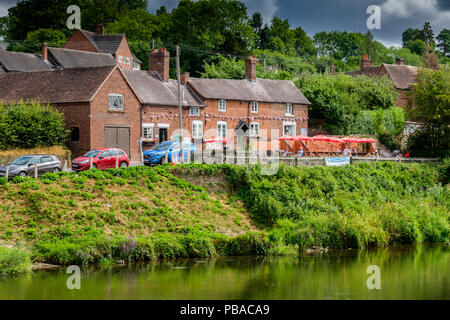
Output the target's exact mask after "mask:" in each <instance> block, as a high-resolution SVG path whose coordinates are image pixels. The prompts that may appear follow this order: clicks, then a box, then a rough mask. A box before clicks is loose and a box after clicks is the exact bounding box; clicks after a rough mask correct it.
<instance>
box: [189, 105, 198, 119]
mask: <svg viewBox="0 0 450 320" xmlns="http://www.w3.org/2000/svg"><path fill="white" fill-rule="evenodd" d="M189 115H190V116H196V117H198V116H200V108H199V107H190V108H189Z"/></svg>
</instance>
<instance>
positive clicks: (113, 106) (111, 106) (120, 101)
mask: <svg viewBox="0 0 450 320" xmlns="http://www.w3.org/2000/svg"><path fill="white" fill-rule="evenodd" d="M113 97H114V98H118V101H111V99H112V98H113ZM116 102H118V104H117V105H116ZM108 109H109V110H125V96H124V95H123V94H121V93H111V94H109V95H108Z"/></svg>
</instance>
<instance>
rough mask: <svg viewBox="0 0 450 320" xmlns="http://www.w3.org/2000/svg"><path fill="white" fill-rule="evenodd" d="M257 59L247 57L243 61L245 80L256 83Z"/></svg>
mask: <svg viewBox="0 0 450 320" xmlns="http://www.w3.org/2000/svg"><path fill="white" fill-rule="evenodd" d="M257 64H258V58H257V57H256V56H249V57H248V58H247V60H246V61H245V79H247V80H250V81H256V65H257Z"/></svg>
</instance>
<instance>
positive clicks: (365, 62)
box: [361, 54, 373, 70]
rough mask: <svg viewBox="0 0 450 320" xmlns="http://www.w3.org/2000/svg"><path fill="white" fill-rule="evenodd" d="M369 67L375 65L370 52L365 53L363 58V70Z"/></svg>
mask: <svg viewBox="0 0 450 320" xmlns="http://www.w3.org/2000/svg"><path fill="white" fill-rule="evenodd" d="M368 67H373V63H372V60H370V59H369V55H368V54H363V56H362V59H361V70H364V69H366V68H368Z"/></svg>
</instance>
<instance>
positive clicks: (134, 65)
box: [133, 61, 139, 70]
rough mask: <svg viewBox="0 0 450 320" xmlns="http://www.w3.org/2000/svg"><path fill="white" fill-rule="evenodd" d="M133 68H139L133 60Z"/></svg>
mask: <svg viewBox="0 0 450 320" xmlns="http://www.w3.org/2000/svg"><path fill="white" fill-rule="evenodd" d="M133 70H139V63H137V62H134V61H133Z"/></svg>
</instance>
